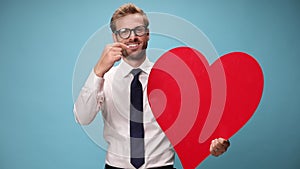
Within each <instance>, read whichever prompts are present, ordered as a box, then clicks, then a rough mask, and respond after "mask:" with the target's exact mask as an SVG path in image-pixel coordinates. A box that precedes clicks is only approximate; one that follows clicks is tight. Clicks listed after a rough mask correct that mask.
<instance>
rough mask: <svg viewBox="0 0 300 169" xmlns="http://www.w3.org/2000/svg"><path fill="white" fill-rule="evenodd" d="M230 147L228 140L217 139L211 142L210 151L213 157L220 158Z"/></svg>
mask: <svg viewBox="0 0 300 169" xmlns="http://www.w3.org/2000/svg"><path fill="white" fill-rule="evenodd" d="M229 146H230V142H229V140H226V139H224V138H217V139H214V140H212V141H211V144H210V148H209V151H210V154H211V155H213V156H216V157H218V156H219V155H221V154H223V153H224V152H226V150H227V148H228V147H229Z"/></svg>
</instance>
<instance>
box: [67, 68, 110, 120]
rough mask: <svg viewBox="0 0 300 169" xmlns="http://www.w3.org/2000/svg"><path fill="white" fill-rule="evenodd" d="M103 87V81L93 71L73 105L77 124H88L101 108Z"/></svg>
mask: <svg viewBox="0 0 300 169" xmlns="http://www.w3.org/2000/svg"><path fill="white" fill-rule="evenodd" d="M103 85H104V79H103V78H101V77H98V76H97V75H96V74H95V73H94V71H92V72H91V73H90V75H89V77H88V79H87V81H86V82H85V84H84V86H83V87H82V89H81V91H80V93H79V96H78V98H77V100H76V102H75V104H74V109H73V111H74V115H75V119H76V121H77V122H78V123H79V124H82V125H87V124H90V123H91V122H92V121H93V120H94V118H95V117H96V115H97V113H98V112H99V110H100V109H101V107H103V106H102V105H103V102H104V92H103Z"/></svg>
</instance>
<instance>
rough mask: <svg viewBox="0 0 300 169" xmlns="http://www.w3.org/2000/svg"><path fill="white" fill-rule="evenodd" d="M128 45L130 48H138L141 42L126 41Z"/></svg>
mask: <svg viewBox="0 0 300 169" xmlns="http://www.w3.org/2000/svg"><path fill="white" fill-rule="evenodd" d="M126 45H127V47H128V48H129V49H137V48H138V47H139V45H140V43H126Z"/></svg>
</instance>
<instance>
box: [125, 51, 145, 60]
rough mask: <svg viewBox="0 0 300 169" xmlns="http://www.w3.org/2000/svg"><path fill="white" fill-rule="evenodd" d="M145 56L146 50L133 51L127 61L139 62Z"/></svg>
mask: <svg viewBox="0 0 300 169" xmlns="http://www.w3.org/2000/svg"><path fill="white" fill-rule="evenodd" d="M145 56H146V50H141V51H134V52H131V53H129V54H128V59H131V60H140V59H143V58H144V57H145Z"/></svg>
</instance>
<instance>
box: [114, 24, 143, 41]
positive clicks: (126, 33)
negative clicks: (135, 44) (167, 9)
mask: <svg viewBox="0 0 300 169" xmlns="http://www.w3.org/2000/svg"><path fill="white" fill-rule="evenodd" d="M132 31H133V32H134V35H135V36H143V35H145V34H146V32H147V27H146V26H143V25H142V26H137V27H135V28H133V29H129V28H122V29H120V30H117V31H115V32H114V33H115V34H116V35H117V34H118V35H119V36H120V37H121V38H122V39H128V38H129V37H130V35H131V32H132Z"/></svg>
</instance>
